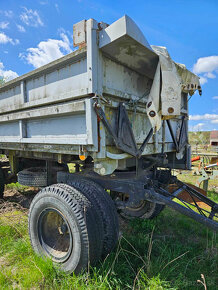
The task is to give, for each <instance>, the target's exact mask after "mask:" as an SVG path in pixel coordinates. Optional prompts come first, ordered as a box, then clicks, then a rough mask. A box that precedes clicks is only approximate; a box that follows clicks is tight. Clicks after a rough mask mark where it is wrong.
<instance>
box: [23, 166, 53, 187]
mask: <svg viewBox="0 0 218 290" xmlns="http://www.w3.org/2000/svg"><path fill="white" fill-rule="evenodd" d="M18 182H19V183H20V184H22V185H26V186H35V187H44V186H47V173H46V169H45V168H43V167H31V168H27V169H24V170H22V171H20V172H18Z"/></svg>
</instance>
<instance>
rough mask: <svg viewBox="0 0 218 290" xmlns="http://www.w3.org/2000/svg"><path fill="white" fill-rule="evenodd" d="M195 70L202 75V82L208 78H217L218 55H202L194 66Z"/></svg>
mask: <svg viewBox="0 0 218 290" xmlns="http://www.w3.org/2000/svg"><path fill="white" fill-rule="evenodd" d="M193 72H194V73H195V74H199V75H200V82H201V84H205V83H206V82H207V79H208V78H209V79H215V78H216V74H217V73H218V55H212V56H206V57H200V58H199V59H198V60H197V62H196V63H195V64H194V66H193Z"/></svg>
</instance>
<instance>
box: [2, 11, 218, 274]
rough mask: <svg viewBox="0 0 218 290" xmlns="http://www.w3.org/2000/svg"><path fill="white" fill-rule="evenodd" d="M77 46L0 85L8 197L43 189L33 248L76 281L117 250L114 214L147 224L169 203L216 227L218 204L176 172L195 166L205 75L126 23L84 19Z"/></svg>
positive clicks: (35, 211)
mask: <svg viewBox="0 0 218 290" xmlns="http://www.w3.org/2000/svg"><path fill="white" fill-rule="evenodd" d="M73 40H74V46H75V47H76V48H77V49H76V50H75V51H73V52H72V53H70V54H68V55H66V56H64V57H62V58H60V59H58V60H55V61H53V62H51V63H49V64H47V65H44V66H42V67H40V68H38V69H36V70H34V71H32V72H30V73H27V74H25V75H23V76H20V77H18V78H16V79H15V80H12V81H10V82H7V83H6V84H5V85H3V86H2V87H0V150H1V153H2V154H6V155H7V156H8V158H9V162H10V172H11V173H10V174H9V173H8V170H7V169H8V167H7V166H5V165H7V164H5V163H2V166H1V170H0V189H1V197H3V188H4V184H5V183H7V182H10V181H11V180H12V178H16V177H17V176H18V181H19V182H20V183H21V184H23V185H30V186H36V187H40V188H42V189H41V191H40V192H39V193H38V194H37V195H36V196H35V198H34V200H33V202H32V204H31V207H30V214H29V233H30V239H31V242H32V246H33V248H34V250H35V251H36V252H37V253H39V254H43V255H47V256H49V257H51V258H52V259H53V261H55V262H57V263H60V265H61V267H62V268H63V269H64V270H65V271H68V272H75V273H79V272H80V271H81V270H82V269H84V268H86V266H87V265H88V263H89V262H90V263H91V264H93V263H94V262H96V261H97V260H98V259H99V258H101V257H103V258H104V257H106V256H107V254H109V253H110V252H111V250H112V249H113V248H114V246H115V245H116V242H117V239H118V233H119V226H118V218H117V210H118V211H119V213H120V214H121V215H122V216H124V217H126V218H133V217H141V218H147V219H149V218H153V217H155V216H157V215H158V214H159V213H160V212H161V211H162V210H163V208H164V206H165V205H168V206H170V207H172V208H174V209H176V210H177V211H179V212H181V213H183V214H185V215H187V216H189V217H191V218H193V219H195V220H197V221H198V222H200V223H202V224H204V225H206V226H208V227H210V228H212V229H213V230H217V228H218V227H217V222H216V220H217V216H218V207H217V204H216V203H214V202H213V201H211V200H210V199H208V198H207V197H206V196H204V195H203V194H202V193H200V192H199V191H198V190H197V189H196V188H193V187H191V186H189V185H187V184H184V183H182V182H180V181H178V180H177V179H176V178H175V177H174V176H173V175H172V174H171V169H185V170H189V169H190V168H191V148H190V145H189V143H188V133H187V132H188V98H189V96H192V95H193V94H194V93H195V91H196V90H198V91H199V93H200V94H201V87H200V84H199V78H198V77H197V76H196V75H194V74H193V73H191V72H190V71H188V70H187V69H186V67H185V65H182V64H178V63H176V62H174V61H173V60H172V59H171V57H170V55H169V53H168V51H167V49H166V48H165V47H159V46H150V45H149V43H148V42H147V40H146V38H145V36H144V35H143V33H142V32H141V30H140V29H139V28H138V27H137V25H136V24H135V23H134V22H133V20H132V19H131V18H130V17H128V16H124V17H122V18H120V19H119V20H117V21H116V22H114V23H112V24H111V25H108V24H106V23H103V22H101V23H98V22H97V21H96V20H94V19H89V20H87V21H86V20H83V21H81V22H79V23H77V24H75V25H74V27H73ZM68 163H74V164H75V173H69V170H68V166H67V164H68ZM169 184H174V185H175V187H174V190H173V191H172V190H171V191H170V190H169ZM106 190H107V191H106ZM184 191H186V193H187V194H188V195H189V199H188V200H187V199H186V198H184V196H183V194H182V192H184ZM108 192H110V195H109V194H108ZM190 199H191V200H190ZM178 201H179V202H178ZM199 201H201V202H203V203H204V204H206V205H207V206H206V207H203V206H200V204H202V203H199Z"/></svg>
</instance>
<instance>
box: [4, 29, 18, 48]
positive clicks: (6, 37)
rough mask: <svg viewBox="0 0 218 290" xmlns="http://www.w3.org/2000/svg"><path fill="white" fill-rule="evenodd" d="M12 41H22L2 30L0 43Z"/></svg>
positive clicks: (14, 43)
mask: <svg viewBox="0 0 218 290" xmlns="http://www.w3.org/2000/svg"><path fill="white" fill-rule="evenodd" d="M7 43H11V44H13V45H16V44H19V43H20V41H19V40H18V39H12V38H10V37H9V36H7V35H6V34H5V33H4V32H0V44H7Z"/></svg>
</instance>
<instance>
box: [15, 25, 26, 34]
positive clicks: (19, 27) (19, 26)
mask: <svg viewBox="0 0 218 290" xmlns="http://www.w3.org/2000/svg"><path fill="white" fill-rule="evenodd" d="M17 29H18V31H20V32H26V29H25V28H24V27H23V26H22V25H19V24H17Z"/></svg>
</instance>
